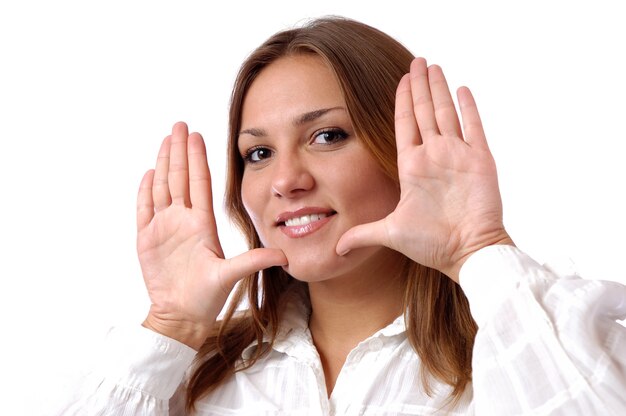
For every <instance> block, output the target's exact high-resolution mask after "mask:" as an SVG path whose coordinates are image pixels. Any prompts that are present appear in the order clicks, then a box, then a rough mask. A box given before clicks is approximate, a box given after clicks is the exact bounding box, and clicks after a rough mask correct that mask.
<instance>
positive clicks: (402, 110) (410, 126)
mask: <svg viewBox="0 0 626 416" xmlns="http://www.w3.org/2000/svg"><path fill="white" fill-rule="evenodd" d="M395 123H396V124H395V128H396V146H397V148H398V153H401V152H402V151H403V150H405V149H408V148H410V147H412V146H417V145H420V144H422V138H421V137H420V131H419V129H418V128H417V121H415V113H414V112H413V98H412V97H411V82H410V80H409V74H406V75H404V76H403V77H402V79H401V80H400V82H399V83H398V89H397V90H396V110H395Z"/></svg>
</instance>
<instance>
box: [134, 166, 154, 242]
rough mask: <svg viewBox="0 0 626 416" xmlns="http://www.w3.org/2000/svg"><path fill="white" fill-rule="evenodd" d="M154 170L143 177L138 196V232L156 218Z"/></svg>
mask: <svg viewBox="0 0 626 416" xmlns="http://www.w3.org/2000/svg"><path fill="white" fill-rule="evenodd" d="M153 179H154V169H150V170H149V171H147V172H146V173H145V174H144V175H143V179H142V180H141V184H140V185H139V193H138V194H137V230H138V231H139V230H142V229H143V228H145V227H146V226H147V225H148V224H150V221H151V220H152V217H154V202H153V200H152V181H153Z"/></svg>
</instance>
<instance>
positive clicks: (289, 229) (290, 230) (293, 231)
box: [280, 215, 335, 238]
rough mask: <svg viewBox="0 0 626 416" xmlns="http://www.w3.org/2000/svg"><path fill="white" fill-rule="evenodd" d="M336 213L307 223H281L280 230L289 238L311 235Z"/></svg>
mask: <svg viewBox="0 0 626 416" xmlns="http://www.w3.org/2000/svg"><path fill="white" fill-rule="evenodd" d="M334 216H335V215H331V216H329V217H324V218H322V219H321V220H318V221H313V222H310V223H308V224H305V225H292V226H287V225H281V226H280V231H282V233H283V234H285V235H286V236H287V237H289V238H301V237H306V236H308V235H311V234H312V233H314V232H315V231H317V230H319V229H320V228H322V227H323V226H324V225H326V223H328V221H330V220H331V219H332V218H333V217H334Z"/></svg>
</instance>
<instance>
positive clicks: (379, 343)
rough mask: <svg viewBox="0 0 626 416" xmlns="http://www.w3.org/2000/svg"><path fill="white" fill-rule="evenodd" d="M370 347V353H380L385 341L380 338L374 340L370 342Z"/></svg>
mask: <svg viewBox="0 0 626 416" xmlns="http://www.w3.org/2000/svg"><path fill="white" fill-rule="evenodd" d="M368 347H369V349H370V351H374V352H377V351H380V350H381V349H382V348H383V340H381V339H380V338H378V337H377V338H373V339H371V340H370V341H369V344H368Z"/></svg>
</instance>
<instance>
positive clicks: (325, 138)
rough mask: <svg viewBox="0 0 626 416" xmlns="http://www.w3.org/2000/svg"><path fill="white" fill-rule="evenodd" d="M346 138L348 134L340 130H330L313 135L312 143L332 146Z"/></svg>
mask: <svg viewBox="0 0 626 416" xmlns="http://www.w3.org/2000/svg"><path fill="white" fill-rule="evenodd" d="M347 137H348V133H346V132H345V131H343V130H341V129H330V130H323V131H320V132H317V133H315V134H314V135H313V143H316V144H333V143H336V142H340V141H342V140H344V139H346V138H347Z"/></svg>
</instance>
